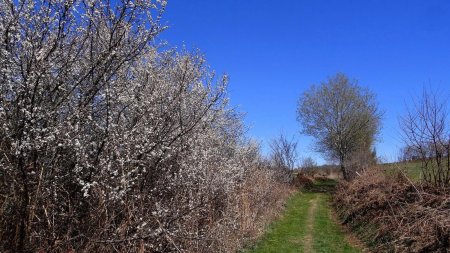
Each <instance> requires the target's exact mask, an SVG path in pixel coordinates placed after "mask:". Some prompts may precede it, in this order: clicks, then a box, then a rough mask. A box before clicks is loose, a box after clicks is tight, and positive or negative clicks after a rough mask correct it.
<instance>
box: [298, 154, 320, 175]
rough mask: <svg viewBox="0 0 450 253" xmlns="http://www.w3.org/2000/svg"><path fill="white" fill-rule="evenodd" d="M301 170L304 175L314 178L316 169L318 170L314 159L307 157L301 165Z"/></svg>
mask: <svg viewBox="0 0 450 253" xmlns="http://www.w3.org/2000/svg"><path fill="white" fill-rule="evenodd" d="M300 167H301V170H302V172H303V173H306V174H309V175H310V176H313V174H314V169H316V168H317V163H316V161H314V159H312V158H311V157H306V158H304V159H303V160H302V163H301V166H300Z"/></svg>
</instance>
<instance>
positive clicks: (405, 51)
mask: <svg viewBox="0 0 450 253" xmlns="http://www.w3.org/2000/svg"><path fill="white" fill-rule="evenodd" d="M164 22H165V23H166V24H167V25H168V26H169V28H168V30H167V31H165V32H164V33H163V34H162V36H161V38H163V39H165V40H167V41H168V42H169V43H170V44H171V45H172V46H179V47H180V46H183V45H185V46H186V47H187V48H199V49H200V50H201V51H202V52H203V53H204V54H205V55H206V57H207V60H208V62H209V64H210V65H211V67H212V68H213V69H215V70H216V71H217V73H219V74H220V73H227V74H229V76H230V80H231V82H230V86H229V93H230V97H231V102H232V104H233V105H234V106H238V107H239V109H240V110H241V111H244V112H246V113H247V116H246V118H245V122H246V123H247V125H249V126H250V127H251V128H250V131H249V133H248V135H249V136H250V137H252V138H255V139H257V140H260V141H261V142H262V144H263V150H264V151H265V152H267V143H268V140H270V139H271V138H273V137H275V136H276V135H277V134H278V133H279V132H280V131H283V132H284V133H285V134H286V135H288V136H292V135H295V136H296V137H297V138H298V139H299V143H300V151H301V154H300V155H301V156H312V157H314V158H316V159H317V160H318V161H319V162H321V163H322V162H323V160H322V159H321V158H320V154H316V153H314V152H312V151H311V143H312V142H311V139H310V138H308V137H305V136H302V135H300V133H299V125H298V123H297V121H296V103H297V99H298V97H299V95H300V94H301V93H302V92H303V91H305V90H306V89H307V88H308V87H309V86H310V85H311V84H313V83H319V82H320V81H322V80H325V79H326V78H327V77H328V76H330V75H333V74H335V73H336V72H344V73H346V74H347V75H348V76H350V77H351V78H355V79H358V80H359V82H360V84H361V85H362V86H366V87H368V88H369V89H371V90H372V91H373V92H374V93H376V94H377V98H378V101H379V104H380V108H381V109H382V110H384V111H385V115H384V121H383V130H382V132H381V135H380V138H379V139H380V140H379V142H378V143H377V151H378V153H379V155H380V156H382V157H384V158H385V159H387V160H394V159H396V158H397V157H398V149H399V147H401V145H402V142H401V139H400V137H399V124H398V120H397V119H398V116H399V115H401V114H402V113H403V112H404V110H405V103H408V102H410V100H411V99H410V98H411V96H416V95H417V94H419V93H420V91H421V90H422V87H423V86H424V85H427V86H432V87H439V88H440V89H441V90H443V91H445V92H447V91H450V1H448V0H442V1H437V0H421V1H414V0H402V1H400V0H395V1H392V0H380V1H375V0H364V1H360V0H354V1H342V0H339V1H337V0H329V1H324V0H308V1H304V0H298V1H295V0H290V1H287V0H278V1H257V0H246V1H238V0H233V1H232V0H222V1H209V0H203V1H202V0H189V1H185V0H169V3H168V5H167V10H166V13H165V17H164Z"/></svg>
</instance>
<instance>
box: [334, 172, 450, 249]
mask: <svg viewBox="0 0 450 253" xmlns="http://www.w3.org/2000/svg"><path fill="white" fill-rule="evenodd" d="M334 205H335V207H336V208H337V210H338V213H339V215H340V217H341V218H342V220H343V223H345V224H348V225H350V226H351V227H352V228H353V229H355V230H356V231H359V232H358V234H359V235H360V236H361V237H362V239H363V240H365V241H366V242H367V243H368V244H369V245H370V246H371V247H372V250H373V251H375V252H386V251H395V252H448V250H449V247H450V240H449V236H450V189H444V188H436V187H433V186H429V185H414V184H413V183H412V182H411V181H410V180H409V179H408V178H407V177H405V176H404V175H403V174H401V173H399V174H398V175H396V176H394V177H392V176H391V177H387V176H386V175H385V174H384V173H383V172H382V171H381V170H371V171H369V172H366V173H364V174H363V175H362V176H361V177H359V178H357V179H355V180H354V181H352V182H349V183H347V182H343V183H341V184H340V185H339V186H338V190H337V192H336V195H335V198H334ZM361 231H362V232H361Z"/></svg>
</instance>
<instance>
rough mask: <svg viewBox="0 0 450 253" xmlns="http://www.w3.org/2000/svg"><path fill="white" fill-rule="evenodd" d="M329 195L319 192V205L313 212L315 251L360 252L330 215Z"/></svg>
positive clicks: (324, 252)
mask: <svg viewBox="0 0 450 253" xmlns="http://www.w3.org/2000/svg"><path fill="white" fill-rule="evenodd" d="M329 198H330V197H329V195H325V194H320V198H319V205H318V207H317V211H316V214H315V221H314V233H313V238H314V251H315V252H323V253H326V252H342V253H352V252H361V250H360V249H357V248H355V247H353V246H351V245H350V244H349V243H348V242H347V241H346V240H345V235H344V233H343V232H342V228H341V227H340V226H339V225H338V224H336V223H335V221H333V220H332V219H331V218H330V217H331V213H330V209H331V207H330V199H329Z"/></svg>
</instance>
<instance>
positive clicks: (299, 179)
mask: <svg viewBox="0 0 450 253" xmlns="http://www.w3.org/2000/svg"><path fill="white" fill-rule="evenodd" d="M313 184H314V179H312V178H311V177H309V176H307V175H305V174H303V173H298V174H297V175H296V176H295V178H294V180H293V185H294V186H295V187H297V188H308V187H311V186H312V185H313Z"/></svg>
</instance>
